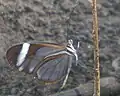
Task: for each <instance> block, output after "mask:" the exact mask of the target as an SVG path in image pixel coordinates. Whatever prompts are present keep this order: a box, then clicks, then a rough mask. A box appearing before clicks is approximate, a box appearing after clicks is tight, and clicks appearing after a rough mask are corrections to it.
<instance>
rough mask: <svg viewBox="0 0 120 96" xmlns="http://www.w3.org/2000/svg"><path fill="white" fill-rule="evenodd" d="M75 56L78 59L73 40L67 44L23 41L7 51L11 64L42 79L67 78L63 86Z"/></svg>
mask: <svg viewBox="0 0 120 96" xmlns="http://www.w3.org/2000/svg"><path fill="white" fill-rule="evenodd" d="M73 56H75V57H76V60H78V57H77V53H76V50H75V48H74V47H73V45H72V41H69V42H68V44H67V46H61V45H59V44H53V43H40V44H30V43H23V44H18V45H15V46H12V47H10V48H9V49H8V51H7V53H6V58H7V61H8V63H9V64H10V65H13V66H15V67H17V68H18V70H19V71H24V72H26V73H29V74H33V75H34V77H37V78H38V79H40V80H43V81H45V82H56V81H58V80H61V78H65V79H64V82H63V85H62V87H64V85H65V83H66V81H67V78H68V75H69V72H70V69H71V66H72V57H73Z"/></svg>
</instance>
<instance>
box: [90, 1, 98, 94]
mask: <svg viewBox="0 0 120 96" xmlns="http://www.w3.org/2000/svg"><path fill="white" fill-rule="evenodd" d="M91 3H92V4H91V5H92V14H93V32H92V35H93V42H94V62H95V66H94V69H95V71H94V72H95V74H94V96H100V71H99V70H100V69H99V67H100V63H99V37H98V18H97V8H96V0H92V2H91Z"/></svg>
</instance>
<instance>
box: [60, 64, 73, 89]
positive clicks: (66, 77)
mask: <svg viewBox="0 0 120 96" xmlns="http://www.w3.org/2000/svg"><path fill="white" fill-rule="evenodd" d="M70 70H71V64H69V66H68V70H67V75H66V76H65V79H64V81H63V84H62V87H61V89H62V88H64V86H65V84H66V82H67V79H68V76H69V73H70Z"/></svg>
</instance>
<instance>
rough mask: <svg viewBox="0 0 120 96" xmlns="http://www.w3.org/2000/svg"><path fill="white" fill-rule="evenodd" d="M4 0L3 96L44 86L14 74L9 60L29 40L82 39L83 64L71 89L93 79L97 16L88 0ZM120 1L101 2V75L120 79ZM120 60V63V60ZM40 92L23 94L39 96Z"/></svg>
mask: <svg viewBox="0 0 120 96" xmlns="http://www.w3.org/2000/svg"><path fill="white" fill-rule="evenodd" d="M76 2H77V0H1V1H0V86H1V87H0V96H19V95H20V94H21V93H22V92H24V90H25V89H28V88H32V87H33V86H35V85H37V84H39V82H38V81H37V80H35V81H32V80H31V76H28V75H25V74H24V73H21V72H18V70H13V69H12V68H11V67H10V66H9V65H8V64H7V63H6V62H5V60H4V59H5V58H4V57H5V52H6V50H7V49H8V47H10V46H12V44H16V43H20V42H24V41H33V40H34V41H49V42H57V43H66V42H67V40H68V39H73V40H74V43H75V45H76V44H77V41H80V43H81V46H80V51H79V65H80V66H78V67H75V66H73V70H72V72H71V74H70V77H69V80H68V82H67V84H66V87H65V89H70V88H74V87H76V86H78V85H79V84H81V83H86V82H88V81H89V80H92V79H93V76H92V74H93V73H92V72H93V49H92V47H93V43H92V36H91V32H92V13H91V7H90V3H89V2H87V1H85V0H78V2H77V6H76V7H74V6H75V5H76ZM119 5H120V1H119V0H100V1H99V2H98V5H97V8H98V15H99V34H100V38H99V39H100V63H101V76H102V77H106V76H111V75H112V76H114V75H115V76H116V77H119V69H120V68H119V65H118V64H119V62H117V61H119V57H120V32H119V31H120V6H119ZM117 58H118V59H117ZM37 92H38V91H35V90H32V91H31V92H25V94H24V95H22V96H38V93H39V92H38V93H37Z"/></svg>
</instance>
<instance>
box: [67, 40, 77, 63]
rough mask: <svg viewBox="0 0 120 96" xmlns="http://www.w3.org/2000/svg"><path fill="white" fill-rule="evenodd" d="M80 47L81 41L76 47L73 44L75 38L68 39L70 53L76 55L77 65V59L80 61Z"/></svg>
mask: <svg viewBox="0 0 120 96" xmlns="http://www.w3.org/2000/svg"><path fill="white" fill-rule="evenodd" d="M78 48H79V42H78V44H77V48H76V49H75V47H74V46H73V40H72V39H70V40H68V45H67V51H68V52H69V53H70V54H72V55H74V56H75V58H76V65H77V61H78V55H77V50H78Z"/></svg>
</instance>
